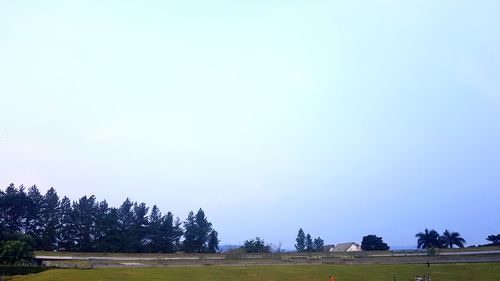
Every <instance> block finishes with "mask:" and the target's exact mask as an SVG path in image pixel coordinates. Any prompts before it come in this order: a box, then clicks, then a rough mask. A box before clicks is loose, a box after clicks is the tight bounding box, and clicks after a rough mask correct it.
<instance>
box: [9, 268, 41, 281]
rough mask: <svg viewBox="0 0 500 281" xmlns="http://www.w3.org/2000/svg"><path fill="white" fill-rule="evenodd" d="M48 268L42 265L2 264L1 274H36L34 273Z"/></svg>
mask: <svg viewBox="0 0 500 281" xmlns="http://www.w3.org/2000/svg"><path fill="white" fill-rule="evenodd" d="M47 269H48V268H47V267H41V266H25V265H22V266H20V265H0V276H11V275H27V274H34V273H40V272H42V271H45V270H47ZM0 280H2V279H0Z"/></svg>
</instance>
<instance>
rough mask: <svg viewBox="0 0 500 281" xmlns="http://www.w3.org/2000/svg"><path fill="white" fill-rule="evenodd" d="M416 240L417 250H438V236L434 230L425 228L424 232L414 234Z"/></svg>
mask: <svg viewBox="0 0 500 281" xmlns="http://www.w3.org/2000/svg"><path fill="white" fill-rule="evenodd" d="M415 237H416V238H418V239H417V248H422V249H429V248H439V247H440V241H439V234H438V233H437V231H435V230H434V229H431V230H430V231H429V230H428V229H427V228H426V229H425V231H424V232H419V233H417V234H415Z"/></svg>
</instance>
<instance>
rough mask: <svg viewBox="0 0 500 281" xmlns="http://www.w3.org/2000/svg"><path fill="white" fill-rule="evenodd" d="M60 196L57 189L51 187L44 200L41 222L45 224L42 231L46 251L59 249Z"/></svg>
mask: <svg viewBox="0 0 500 281" xmlns="http://www.w3.org/2000/svg"><path fill="white" fill-rule="evenodd" d="M59 203H60V202H59V196H58V195H57V192H56V190H55V189H54V188H53V187H51V188H50V189H49V190H47V192H46V193H45V195H44V196H43V200H42V208H41V214H40V217H41V222H42V224H43V226H44V228H43V232H42V245H41V248H42V249H43V250H45V251H52V250H55V249H57V227H58V225H59V217H60V215H59V212H60V206H59Z"/></svg>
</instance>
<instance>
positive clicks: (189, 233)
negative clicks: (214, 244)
mask: <svg viewBox="0 0 500 281" xmlns="http://www.w3.org/2000/svg"><path fill="white" fill-rule="evenodd" d="M184 228H185V232H184V250H185V251H186V252H196V253H202V252H206V251H207V243H208V235H209V234H210V232H211V231H212V223H210V222H209V221H208V220H207V218H206V216H205V212H203V210H202V209H199V210H198V212H197V213H196V215H194V213H193V212H192V211H191V212H190V213H189V214H188V218H187V219H186V221H185V222H184Z"/></svg>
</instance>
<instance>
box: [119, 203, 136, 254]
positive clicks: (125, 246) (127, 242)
mask: <svg viewBox="0 0 500 281" xmlns="http://www.w3.org/2000/svg"><path fill="white" fill-rule="evenodd" d="M133 206H134V204H133V203H132V201H130V199H129V198H127V199H125V201H124V202H123V203H122V205H121V206H120V208H119V209H118V229H119V231H120V236H121V238H120V240H121V242H120V244H121V249H120V251H121V252H125V253H131V252H134V240H135V239H134V237H133V233H132V232H133V227H134V212H133V209H132V208H133Z"/></svg>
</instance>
